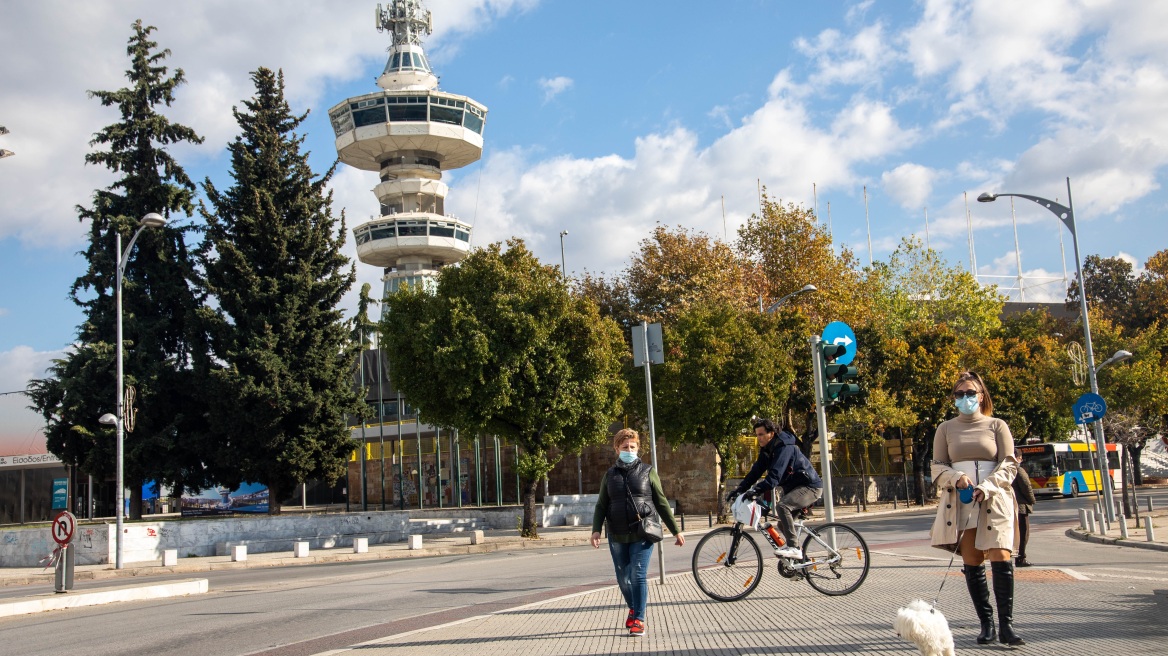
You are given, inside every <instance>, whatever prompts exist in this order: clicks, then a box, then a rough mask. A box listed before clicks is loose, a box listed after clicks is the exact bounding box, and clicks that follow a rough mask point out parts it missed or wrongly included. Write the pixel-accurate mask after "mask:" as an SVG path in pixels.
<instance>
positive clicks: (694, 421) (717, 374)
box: [637, 304, 795, 510]
mask: <svg viewBox="0 0 1168 656" xmlns="http://www.w3.org/2000/svg"><path fill="white" fill-rule="evenodd" d="M778 325H779V321H778V320H777V319H776V318H774V317H772V316H769V315H764V314H759V313H758V312H757V311H751V310H747V311H743V310H742V309H739V308H735V307H733V306H730V305H726V304H721V305H712V306H710V305H691V306H690V307H688V308H686V309H685V310H684V311H683V312H681V313H680V314H678V315H677V319H676V321H675V322H674V324H673V326H672V327H671V328H670V329H669V330H663V335H662V338H663V340H664V342H665V343H664V347H665V362H664V364H660V365H655V366H654V367H653V405H654V408H655V412H654V414H655V418H656V426H657V430H658V432H659V433H660V434H661V435H662V436H664V437H665V439H666V440H668V441H669V442H672V443H674V444H696V445H699V446H704V445H707V444H708V445H710V446H713V447H714V449H715V451H717V453H718V457H719V460H720V462H721V464H722V467H721V474H720V476H719V479H718V488H717V495H718V498H719V499H721V498H722V495H723V493H724V491H725V486H726V479H727V477H728V475H729V472H730V463H732V462H733V461H734V460H735V457H736V446H737V444H738V440H739V438H740V437H741V436H742V435H743V433H744V432H749V430H750V425H751V420H752V419H753V418H754V417H774V416H776V415H777V414H778V413H779V412H780V411H781V410H782V408H783V405H784V403H785V402H786V396H787V394H788V391H789V390H790V387H791V383H792V381H793V380H794V375H795V369H794V367H793V366H792V363H791V357H790V355H788V353H787V345H786V344H784V343H783V341H782V340H781V339H778V338H776V334H777V333H778V332H779V330H778ZM637 372H638V373H641V370H640V369H638V370H637ZM723 510H724V509H723Z"/></svg>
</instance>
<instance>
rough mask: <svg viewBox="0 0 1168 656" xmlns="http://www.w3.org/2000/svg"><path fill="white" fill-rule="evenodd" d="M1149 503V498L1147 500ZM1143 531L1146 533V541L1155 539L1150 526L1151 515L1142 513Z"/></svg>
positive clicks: (1153, 531)
mask: <svg viewBox="0 0 1168 656" xmlns="http://www.w3.org/2000/svg"><path fill="white" fill-rule="evenodd" d="M1148 503H1151V499H1149V500H1148ZM1144 532H1145V533H1147V538H1148V542H1155V541H1156V531H1155V530H1154V529H1153V528H1152V516H1151V515H1144Z"/></svg>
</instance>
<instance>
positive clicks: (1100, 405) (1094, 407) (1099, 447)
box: [1071, 392, 1111, 497]
mask: <svg viewBox="0 0 1168 656" xmlns="http://www.w3.org/2000/svg"><path fill="white" fill-rule="evenodd" d="M1071 412H1072V413H1073V414H1074V416H1075V423H1076V424H1082V425H1083V427H1084V430H1085V429H1086V426H1087V425H1088V424H1093V423H1095V422H1097V421H1099V420H1100V419H1103V417H1104V416H1106V415H1107V401H1104V400H1103V397H1102V396H1099V395H1098V394H1094V393H1092V392H1087V393H1085V394H1083V395H1082V396H1080V397H1079V398H1078V399H1076V400H1075V402H1074V403H1073V404H1071ZM1095 445H1096V448H1095V459H1096V469H1098V470H1099V491H1098V494H1099V495H1102V496H1104V497H1106V496H1107V495H1106V493H1105V492H1104V487H1103V486H1105V485H1106V486H1108V489H1110V485H1111V469H1110V468H1109V467H1108V466H1107V444H1106V443H1105V442H1101V441H1099V440H1096V443H1095Z"/></svg>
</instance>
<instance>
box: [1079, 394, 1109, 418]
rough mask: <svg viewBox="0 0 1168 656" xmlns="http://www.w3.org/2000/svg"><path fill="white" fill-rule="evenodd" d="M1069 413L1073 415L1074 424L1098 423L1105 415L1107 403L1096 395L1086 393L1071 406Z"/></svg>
mask: <svg viewBox="0 0 1168 656" xmlns="http://www.w3.org/2000/svg"><path fill="white" fill-rule="evenodd" d="M1071 412H1073V413H1075V423H1076V424H1089V423H1091V422H1093V421H1099V420H1100V419H1102V418H1103V416H1104V415H1106V414H1107V401H1104V400H1103V397H1102V396H1099V395H1098V394H1092V393H1091V392H1087V393H1086V394H1084V395H1083V396H1080V397H1079V400H1077V401H1075V403H1074V404H1073V405H1072V406H1071Z"/></svg>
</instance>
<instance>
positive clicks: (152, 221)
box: [98, 212, 166, 569]
mask: <svg viewBox="0 0 1168 656" xmlns="http://www.w3.org/2000/svg"><path fill="white" fill-rule="evenodd" d="M164 225H166V219H165V218H163V217H162V216H161V215H159V214H155V213H154V212H151V213H149V214H147V215H146V216H144V217H142V219H141V220H140V221H138V230H137V231H136V232H134V236H133V237H131V238H130V244H129V245H128V246H126V252H125V253H124V254H123V253H122V233H121V232H120V231H116V230H115V232H116V233H117V237H116V241H115V244H116V247H117V251H116V257H117V260H118V273H117V289H116V291H115V296H116V298H117V301H116V305H117V310H116V311H117V317H118V320H117V326H118V328H117V342H116V344H117V347H116V348H117V356H116V357H117V359H118V383H117V386H118V400H117V412H116V413H115V415H114V426H115V427H116V429H117V430H116V432H117V436H118V437H117V481H116V484H117V490H116V492H115V494H114V500H115V502H116V503H117V509H116V511H115V517H117V530H118V534H117V538H116V539H115V542H116V545H117V547H116V550H115V554H116V556H115V563H114V568H115V569H122V522H123V515H125V505H126V501H125V496H126V489H125V488H126V485H125V481H124V468H123V449H122V444H123V442H124V437H125V427H126V408H125V397H126V393H125V381H124V380H123V378H122V276H123V274H124V273H125V271H126V262H127V261H129V259H130V252H131V251H133V250H134V242H136V241H138V235H141V234H142V231H143V230H145V229H146V228H161V227H162V226H164ZM108 418H109V414H108V413H107V414H105V415H102V417H101V419H99V420H98V421H101V422H102V423H106V424H108V423H110V422H109V419H108Z"/></svg>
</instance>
